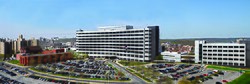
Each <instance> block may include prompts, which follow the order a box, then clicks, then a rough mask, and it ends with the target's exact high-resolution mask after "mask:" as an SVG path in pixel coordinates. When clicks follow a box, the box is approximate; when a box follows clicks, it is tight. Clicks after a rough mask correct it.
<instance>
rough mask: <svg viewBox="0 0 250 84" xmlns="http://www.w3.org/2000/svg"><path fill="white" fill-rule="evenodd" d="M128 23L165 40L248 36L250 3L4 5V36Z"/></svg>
mask: <svg viewBox="0 0 250 84" xmlns="http://www.w3.org/2000/svg"><path fill="white" fill-rule="evenodd" d="M126 24H127V25H133V26H135V27H138V28H141V27H146V26H147V25H159V26H160V31H161V33H160V38H162V39H175V38H229V37H250V0H0V29H1V30H0V37H9V38H17V36H18V35H19V34H24V36H25V37H26V38H30V37H36V38H37V37H55V36H59V37H75V31H76V30H77V29H83V30H96V28H97V27H99V26H112V25H126Z"/></svg>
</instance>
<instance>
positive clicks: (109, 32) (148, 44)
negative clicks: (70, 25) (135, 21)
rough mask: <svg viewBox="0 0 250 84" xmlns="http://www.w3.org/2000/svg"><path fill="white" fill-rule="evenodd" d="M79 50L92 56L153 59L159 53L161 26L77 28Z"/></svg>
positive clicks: (138, 59) (133, 59) (141, 59)
mask: <svg viewBox="0 0 250 84" xmlns="http://www.w3.org/2000/svg"><path fill="white" fill-rule="evenodd" d="M76 38H77V41H76V42H77V43H76V46H77V52H83V53H86V54H88V55H89V56H90V57H105V58H113V57H114V58H118V59H123V60H132V61H143V62H144V61H152V60H153V59H154V58H155V56H158V55H159V26H148V27H146V28H140V29H134V28H133V26H129V25H126V26H107V27H99V28H98V30H97V31H85V30H77V32H76Z"/></svg>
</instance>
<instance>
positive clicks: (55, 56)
mask: <svg viewBox="0 0 250 84" xmlns="http://www.w3.org/2000/svg"><path fill="white" fill-rule="evenodd" d="M72 58H73V55H72V54H71V53H69V52H67V53H52V54H33V55H29V54H23V55H20V64H23V65H24V66H29V65H36V64H45V63H55V62H61V61H66V60H70V59H72Z"/></svg>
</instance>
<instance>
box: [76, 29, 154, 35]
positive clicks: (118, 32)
mask: <svg viewBox="0 0 250 84" xmlns="http://www.w3.org/2000/svg"><path fill="white" fill-rule="evenodd" d="M149 31H151V30H145V32H149ZM140 32H144V30H133V31H116V32H81V33H77V34H121V33H126V34H127V33H132V34H133V33H140Z"/></svg>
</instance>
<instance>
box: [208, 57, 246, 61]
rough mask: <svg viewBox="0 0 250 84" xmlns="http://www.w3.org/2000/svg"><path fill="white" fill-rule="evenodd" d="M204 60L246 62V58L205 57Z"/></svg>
mask: <svg viewBox="0 0 250 84" xmlns="http://www.w3.org/2000/svg"><path fill="white" fill-rule="evenodd" d="M203 59H209V60H212V59H213V60H234V61H245V59H244V58H241V59H239V58H210V57H203Z"/></svg>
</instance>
